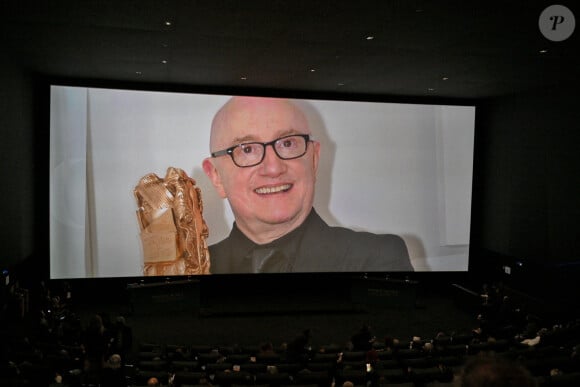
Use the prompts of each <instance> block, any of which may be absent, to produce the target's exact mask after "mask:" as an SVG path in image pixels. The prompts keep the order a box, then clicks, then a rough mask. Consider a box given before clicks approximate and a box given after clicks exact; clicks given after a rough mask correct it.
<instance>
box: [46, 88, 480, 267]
mask: <svg viewBox="0 0 580 387" xmlns="http://www.w3.org/2000/svg"><path fill="white" fill-rule="evenodd" d="M224 105H225V107H224ZM220 109H221V110H220ZM218 111H219V112H220V113H218ZM216 114H217V116H216ZM474 116H475V108H474V107H472V106H438V105H412V104H392V103H369V102H352V101H322V100H292V101H287V100H281V99H274V100H267V99H255V98H240V97H236V98H234V99H233V100H232V99H231V97H230V96H222V95H201V94H181V93H161V92H151V91H147V92H145V91H131V90H110V89H94V88H77V87H61V86H53V87H52V88H51V144H50V172H51V176H50V183H51V185H50V226H51V228H50V230H51V231H50V232H51V235H50V240H51V254H50V270H51V278H89V277H135V276H143V275H179V274H188V275H191V274H205V273H215V274H221V273H267V272H333V271H338V272H359V271H364V272H391V271H393V272H395V271H397V272H398V271H403V272H405V271H466V270H467V268H468V259H469V257H468V255H469V228H470V212H471V181H472V164H473V135H474ZM214 117H215V119H214ZM212 123H213V126H212ZM169 168H175V169H176V170H180V171H182V172H183V176H182V177H183V178H184V179H191V180H190V181H189V183H188V184H190V186H191V187H193V186H195V188H196V189H197V190H198V191H195V192H199V196H200V199H201V201H200V204H201V206H200V208H199V209H200V210H202V211H199V212H198V213H200V214H201V216H202V217H203V221H204V222H205V224H206V229H205V231H206V234H205V235H204V236H203V238H202V237H200V236H199V234H198V236H197V239H196V241H197V242H196V243H193V244H192V243H190V246H201V247H203V244H204V243H206V244H207V246H209V261H207V260H206V261H204V260H203V258H204V257H201V258H202V259H201V260H200V256H199V254H198V253H191V251H193V250H195V248H193V249H190V252H189V253H184V251H186V250H187V249H184V248H183V246H185V245H186V244H187V243H188V242H187V238H188V236H187V235H186V234H184V233H183V232H180V231H179V228H180V227H182V228H184V227H183V226H184V225H186V223H187V224H189V225H190V226H191V221H192V220H191V219H193V218H192V217H191V216H190V217H189V218H188V217H182V218H180V217H179V216H176V215H175V214H177V213H179V211H180V210H175V208H176V207H172V208H173V210H171V211H172V212H171V215H172V216H171V217H170V218H169V217H167V215H163V214H166V213H168V214H169V212H167V210H166V209H167V208H168V206H167V205H165V207H163V205H158V204H157V205H154V206H153V207H151V208H156V209H157V210H159V208H161V210H159V211H158V213H156V214H155V215H156V216H157V215H159V219H160V220H159V221H158V222H159V223H156V226H155V227H154V229H155V230H158V231H161V232H165V233H168V234H166V235H165V238H161V237H160V235H159V234H158V235H157V237H160V238H159V239H158V240H156V239H155V238H156V236H151V235H143V233H144V232H146V233H147V232H151V231H152V230H151V229H147V227H144V224H143V222H141V219H142V217H139V214H138V211H139V208H141V207H143V206H141V205H140V204H139V202H138V201H136V197H135V188H136V187H137V186H138V185H139V183H140V180H141V179H142V178H143V177H144V176H147V175H150V174H154V175H156V176H159V177H161V178H163V177H165V176H166V173H167V171H168V169H169ZM184 181H187V180H184ZM172 190H173V191H172ZM168 192H170V196H172V195H177V196H179V194H176V192H177V191H175V190H174V189H173V188H171V189H169V190H168ZM189 192H190V193H191V192H193V191H191V190H190V191H189ZM182 194H183V192H182V193H181V195H182ZM177 196H176V197H177ZM181 197H183V196H181ZM157 207H159V208H157ZM164 208H165V210H164ZM194 209H195V208H194ZM157 210H156V211H157ZM152 213H153V212H150V214H152ZM164 216H165V217H164ZM164 219H165V221H166V222H164ZM184 219H186V221H185V223H184ZM188 219H189V220H188ZM200 219H201V218H200ZM168 220H170V221H168ZM156 222H157V221H156ZM188 222H189V223H188ZM200 222H201V220H198V221H197V223H196V224H197V225H200V224H201V223H200ZM147 225H148V224H147ZM147 225H145V226H147ZM157 226H160V227H159V228H158V227H157ZM184 229H185V228H184ZM192 229H197V230H203V227H197V226H196V227H193V226H192ZM167 236H169V238H167ZM151 238H153V240H154V242H152V245H153V248H151V247H149V248H148V247H147V246H146V244H145V243H144V240H146V239H149V240H150V239H151ZM200 238H201V239H200ZM166 240H169V243H166V242H163V243H161V242H159V241H166ZM173 241H174V243H173ZM150 244H151V242H150ZM168 249H169V250H168ZM159 251H164V253H163V254H164V255H156V254H157V253H158V252H159ZM168 251H169V252H168ZM168 257H169V258H168ZM171 258H174V261H171ZM206 258H207V257H206ZM151 259H153V260H155V261H156V265H155V266H154V267H155V268H154V269H151V266H147V260H149V261H150V260H151ZM196 260H197V261H196ZM148 267H149V270H147V268H148ZM178 267H181V268H185V267H188V268H189V269H188V270H189V271H188V270H177V268H178Z"/></svg>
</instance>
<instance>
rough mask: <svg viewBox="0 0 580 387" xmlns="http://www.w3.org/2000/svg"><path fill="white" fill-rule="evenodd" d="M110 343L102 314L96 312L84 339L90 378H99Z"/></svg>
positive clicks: (84, 334)
mask: <svg viewBox="0 0 580 387" xmlns="http://www.w3.org/2000/svg"><path fill="white" fill-rule="evenodd" d="M108 344H109V343H108V338H107V335H106V332H105V326H104V325H103V320H102V318H101V316H100V315H98V314H95V315H93V316H92V317H91V319H90V321H89V324H88V326H87V328H86V329H85V331H84V332H83V340H82V346H83V349H84V356H85V371H86V377H87V378H88V380H93V379H95V378H98V375H99V373H100V371H101V369H102V368H103V365H104V363H105V356H106V355H107V351H108Z"/></svg>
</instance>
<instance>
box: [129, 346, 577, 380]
mask: <svg viewBox="0 0 580 387" xmlns="http://www.w3.org/2000/svg"><path fill="white" fill-rule="evenodd" d="M430 342H431V341H430ZM431 343H432V344H433V346H432V347H431V349H430V350H426V349H425V347H424V344H425V342H424V341H414V342H413V341H412V342H409V343H400V344H398V346H396V347H394V348H391V349H386V348H384V346H382V345H380V344H375V345H374V348H373V352H374V353H375V361H373V362H372V364H371V368H372V369H371V370H370V372H369V370H368V369H367V363H368V362H369V356H368V353H367V351H348V350H341V348H339V347H336V346H324V347H321V348H319V349H317V350H315V351H312V352H310V353H308V354H307V355H306V356H304V357H301V358H299V359H296V358H289V357H288V356H287V353H286V352H285V351H283V350H281V349H279V350H277V351H273V352H270V353H268V354H262V353H260V352H259V349H258V348H235V349H233V348H229V347H220V348H215V347H212V346H211V345H204V346H200V345H190V346H186V345H170V344H169V345H162V344H155V343H154V344H142V345H141V347H140V351H139V352H138V354H137V358H136V361H135V363H134V365H133V366H132V367H130V368H131V378H132V380H133V381H134V383H135V384H136V385H144V384H145V383H146V381H147V380H148V379H149V378H150V377H156V378H158V379H159V380H161V381H162V383H164V384H167V383H169V381H170V380H171V381H172V382H173V384H174V385H176V386H193V385H203V384H206V383H211V384H212V385H214V386H215V385H219V386H232V385H236V386H238V385H239V386H242V385H243V386H247V385H269V386H296V385H317V386H329V385H330V383H331V382H332V380H333V378H335V379H336V380H337V381H340V382H341V381H345V380H349V381H351V382H353V383H354V384H355V385H360V386H364V385H368V384H369V383H374V384H375V385H397V386H407V385H409V386H411V385H426V386H435V385H439V386H441V385H449V386H451V385H453V379H454V377H455V376H456V375H457V374H458V373H459V372H460V370H461V368H462V367H463V365H464V364H465V363H466V362H467V361H469V360H470V359H473V358H475V357H477V356H479V355H481V354H482V353H490V352H491V353H494V354H496V355H497V356H501V357H503V358H505V359H506V360H510V361H513V362H516V363H519V364H522V365H523V366H525V367H526V368H527V369H528V370H529V371H530V372H531V373H532V374H533V375H534V376H535V377H536V379H537V382H538V385H540V386H550V385H554V386H561V385H569V383H573V385H580V365H579V364H578V361H577V360H576V359H572V358H571V357H570V354H569V352H568V350H567V348H557V347H546V348H541V347H540V348H530V347H529V346H527V345H521V344H519V343H517V342H515V341H510V340H507V339H503V340H490V341H485V342H477V341H474V340H473V336H472V335H464V336H454V337H438V338H436V339H434V340H433V341H432V342H431ZM339 352H340V353H342V361H341V365H340V366H338V365H337V359H338V353H339ZM371 357H372V356H371ZM553 369H558V370H559V371H560V372H561V374H560V375H556V376H550V372H551V371H552V370H553Z"/></svg>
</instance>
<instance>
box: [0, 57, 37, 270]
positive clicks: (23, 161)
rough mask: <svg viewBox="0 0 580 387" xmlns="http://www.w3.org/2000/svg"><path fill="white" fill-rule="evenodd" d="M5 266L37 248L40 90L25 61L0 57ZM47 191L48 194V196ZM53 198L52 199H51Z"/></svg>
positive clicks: (0, 246)
mask: <svg viewBox="0 0 580 387" xmlns="http://www.w3.org/2000/svg"><path fill="white" fill-rule="evenodd" d="M0 74H1V75H0V80H1V85H2V86H1V88H0V90H1V91H0V101H1V102H0V133H1V134H0V136H1V137H0V138H1V140H0V178H1V179H2V181H1V182H0V219H1V220H0V265H1V266H2V269H3V268H10V267H12V266H13V265H15V264H17V263H19V262H21V261H23V260H24V259H26V258H28V257H29V256H31V255H32V254H33V251H34V248H35V235H34V229H35V222H36V221H37V215H38V214H37V213H36V211H37V210H38V208H35V200H36V199H35V195H36V194H35V191H36V190H45V191H44V192H48V191H47V190H46V187H39V186H37V184H36V183H37V181H36V179H35V176H36V174H38V173H39V172H38V169H39V168H46V171H48V166H47V165H43V166H39V165H35V161H34V160H35V156H34V155H35V141H34V133H35V124H36V121H37V119H36V117H35V116H36V112H35V109H36V108H35V106H36V104H35V102H34V101H35V92H34V82H33V79H32V77H31V76H30V75H29V74H27V72H26V71H25V70H24V69H23V68H22V67H20V66H18V65H16V64H12V63H10V62H9V58H6V60H2V61H0ZM45 196H46V195H45ZM47 203H48V200H47Z"/></svg>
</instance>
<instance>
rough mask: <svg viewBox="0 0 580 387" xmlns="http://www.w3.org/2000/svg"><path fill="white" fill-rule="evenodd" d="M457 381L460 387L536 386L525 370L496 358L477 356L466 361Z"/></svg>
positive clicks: (505, 360)
mask: <svg viewBox="0 0 580 387" xmlns="http://www.w3.org/2000/svg"><path fill="white" fill-rule="evenodd" d="M459 381H460V384H459V385H460V386H461V387H504V386H518V387H535V386H537V383H536V380H535V379H534V378H533V376H532V375H531V374H530V372H529V371H528V370H527V369H526V368H524V367H523V366H521V365H519V364H515V363H513V362H511V361H510V360H509V359H505V358H499V357H496V356H478V357H476V358H474V359H472V360H470V361H468V362H467V364H466V365H465V366H464V368H463V371H462V373H461V374H460V376H459Z"/></svg>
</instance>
